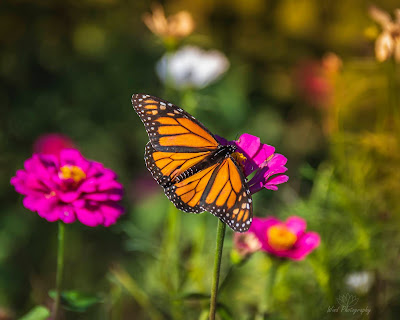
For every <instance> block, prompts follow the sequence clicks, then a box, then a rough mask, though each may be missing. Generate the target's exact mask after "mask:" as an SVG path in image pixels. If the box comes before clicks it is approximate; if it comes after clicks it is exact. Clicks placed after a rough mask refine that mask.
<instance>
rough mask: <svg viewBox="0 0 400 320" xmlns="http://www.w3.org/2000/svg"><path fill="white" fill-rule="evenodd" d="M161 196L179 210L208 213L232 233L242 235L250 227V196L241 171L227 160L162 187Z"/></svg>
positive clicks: (232, 161)
mask: <svg viewBox="0 0 400 320" xmlns="http://www.w3.org/2000/svg"><path fill="white" fill-rule="evenodd" d="M155 174H156V175H157V173H156V172H155ZM153 176H154V174H153ZM164 192H165V194H166V195H167V197H168V198H169V199H170V200H171V201H172V202H173V203H174V205H175V206H176V207H177V208H178V209H180V210H183V211H186V212H195V213H200V212H203V211H209V212H211V213H212V214H213V215H215V216H217V217H218V218H220V219H221V220H222V221H223V222H225V223H226V224H228V225H229V227H230V228H231V229H233V230H234V231H236V232H245V231H247V230H248V229H249V227H250V224H251V221H252V217H253V206H252V199H251V195H250V192H249V189H248V187H247V183H246V179H245V177H244V176H243V174H242V172H241V169H240V168H239V167H238V165H237V164H236V163H235V160H234V159H232V158H230V157H229V158H227V159H225V160H224V161H223V162H222V163H216V164H214V165H212V166H210V167H208V168H206V169H204V170H201V171H200V172H198V173H196V174H194V175H192V176H190V177H189V178H186V179H184V180H182V181H180V182H177V183H175V184H169V185H166V187H164Z"/></svg>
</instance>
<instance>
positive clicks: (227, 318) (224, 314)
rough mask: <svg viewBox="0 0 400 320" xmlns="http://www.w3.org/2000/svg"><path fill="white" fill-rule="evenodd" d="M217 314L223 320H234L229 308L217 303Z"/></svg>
mask: <svg viewBox="0 0 400 320" xmlns="http://www.w3.org/2000/svg"><path fill="white" fill-rule="evenodd" d="M217 313H218V314H219V316H220V317H221V319H223V320H232V319H233V315H232V312H231V311H230V310H229V309H228V307H227V306H226V305H224V304H222V303H217Z"/></svg>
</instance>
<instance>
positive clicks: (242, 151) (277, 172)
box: [217, 133, 289, 194]
mask: <svg viewBox="0 0 400 320" xmlns="http://www.w3.org/2000/svg"><path fill="white" fill-rule="evenodd" d="M217 139H218V140H219V142H220V143H221V144H223V145H227V144H235V145H236V146H237V150H236V152H235V153H234V155H233V156H234V157H235V158H236V160H237V161H238V162H239V163H240V164H241V166H242V167H243V172H244V175H245V176H249V175H250V174H252V173H253V172H254V171H256V173H255V175H254V176H253V177H252V178H251V179H250V181H249V182H248V186H249V189H250V192H251V193H253V194H254V193H256V192H258V191H260V190H261V189H263V188H266V189H269V190H278V187H277V185H278V184H282V183H284V182H287V181H288V180H289V177H288V176H287V175H282V173H284V172H286V170H287V168H286V167H285V164H286V162H287V159H286V157H285V156H283V155H281V154H279V153H274V152H275V148H274V147H273V146H270V145H268V144H264V143H261V141H260V138H259V137H256V136H253V135H251V134H248V133H244V134H242V135H241V136H240V137H239V139H238V140H237V141H227V140H225V139H224V138H221V137H218V136H217Z"/></svg>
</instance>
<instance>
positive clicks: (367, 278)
mask: <svg viewBox="0 0 400 320" xmlns="http://www.w3.org/2000/svg"><path fill="white" fill-rule="evenodd" d="M373 280H374V277H373V274H372V273H371V272H369V271H360V272H352V273H350V274H348V275H347V276H346V278H345V283H346V285H347V286H348V287H349V289H351V290H352V291H354V292H357V293H360V294H365V293H367V292H368V291H369V289H371V286H372V283H373Z"/></svg>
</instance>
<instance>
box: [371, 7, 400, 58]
mask: <svg viewBox="0 0 400 320" xmlns="http://www.w3.org/2000/svg"><path fill="white" fill-rule="evenodd" d="M369 14H370V16H371V18H372V19H374V20H375V21H376V22H377V23H378V24H380V25H381V27H382V29H383V30H382V33H381V34H380V35H379V36H378V38H377V39H376V41H375V55H376V59H377V60H378V61H379V62H382V61H385V60H387V59H388V58H390V57H391V56H392V55H393V57H394V59H395V61H396V62H400V9H396V10H395V11H394V14H395V19H394V20H392V18H391V16H390V15H389V14H388V13H387V12H385V11H383V10H381V9H379V8H377V7H375V6H371V7H370V8H369Z"/></svg>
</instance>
